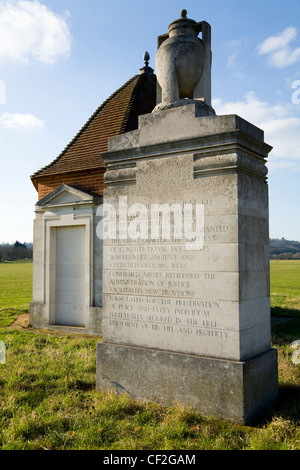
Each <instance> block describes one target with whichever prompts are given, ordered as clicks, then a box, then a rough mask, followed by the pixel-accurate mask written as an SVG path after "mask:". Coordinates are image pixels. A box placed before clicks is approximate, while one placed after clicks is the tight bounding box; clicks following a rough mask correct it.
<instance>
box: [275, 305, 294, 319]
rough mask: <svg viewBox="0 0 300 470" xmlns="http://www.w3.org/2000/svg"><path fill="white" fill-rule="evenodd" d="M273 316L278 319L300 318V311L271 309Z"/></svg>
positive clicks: (279, 308) (280, 308)
mask: <svg viewBox="0 0 300 470" xmlns="http://www.w3.org/2000/svg"><path fill="white" fill-rule="evenodd" d="M271 316H272V317H274V318H277V317H288V318H300V310H297V309H292V308H282V307H271Z"/></svg>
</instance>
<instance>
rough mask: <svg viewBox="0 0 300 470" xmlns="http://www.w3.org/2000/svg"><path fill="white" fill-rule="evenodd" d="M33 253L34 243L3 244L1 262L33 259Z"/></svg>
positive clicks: (0, 255)
mask: <svg viewBox="0 0 300 470" xmlns="http://www.w3.org/2000/svg"><path fill="white" fill-rule="evenodd" d="M32 251H33V244H32V243H20V242H19V241H18V240H17V241H16V242H15V243H13V244H10V243H2V244H1V245H0V262H1V261H15V260H18V259H32Z"/></svg>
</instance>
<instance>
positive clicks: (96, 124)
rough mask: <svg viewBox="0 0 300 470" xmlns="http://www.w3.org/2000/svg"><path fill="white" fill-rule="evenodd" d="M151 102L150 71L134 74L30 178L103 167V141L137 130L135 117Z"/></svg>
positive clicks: (148, 108)
mask: <svg viewBox="0 0 300 470" xmlns="http://www.w3.org/2000/svg"><path fill="white" fill-rule="evenodd" d="M151 70H152V69H151ZM155 105H156V76H155V75H154V74H153V73H151V72H148V73H141V74H139V75H135V76H134V77H132V78H131V79H130V80H128V82H126V83H125V84H124V85H123V86H122V87H121V88H119V89H118V90H117V91H116V92H115V93H113V94H112V95H111V96H110V97H109V98H108V99H107V100H106V101H104V103H103V104H102V105H101V106H99V108H98V109H97V110H96V111H95V113H94V114H93V115H92V116H91V117H90V119H89V120H88V121H87V123H86V124H85V125H84V126H83V127H82V129H81V130H80V131H79V132H78V134H77V135H76V136H75V137H74V139H73V140H72V141H71V142H70V143H69V145H68V146H67V147H66V148H65V149H64V150H63V151H62V152H61V154H60V155H59V156H58V157H57V158H56V159H55V160H54V161H53V162H52V163H50V164H49V165H47V166H45V167H44V168H42V169H41V170H39V171H37V172H36V173H34V174H33V175H32V176H31V179H32V180H35V179H36V178H40V177H44V176H52V175H57V174H61V173H69V172H72V171H80V170H91V169H95V168H104V167H105V164H104V161H103V159H102V158H101V156H100V154H101V153H104V152H106V151H107V140H108V139H109V138H110V137H114V136H116V135H119V134H122V133H124V132H129V131H131V130H134V129H137V127H138V116H139V115H140V114H146V113H150V112H151V111H152V110H153V108H154V107H155Z"/></svg>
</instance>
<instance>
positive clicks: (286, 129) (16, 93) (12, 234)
mask: <svg viewBox="0 0 300 470" xmlns="http://www.w3.org/2000/svg"><path fill="white" fill-rule="evenodd" d="M183 8H185V9H186V10H187V11H188V17H189V18H192V19H194V20H196V21H202V20H205V21H207V22H208V23H210V25H211V27H212V51H213V68H212V97H213V105H214V108H215V110H216V112H217V114H231V113H235V114H238V115H240V116H241V117H243V118H244V119H247V120H249V121H250V122H252V123H253V124H255V125H257V126H259V127H261V128H262V129H263V130H264V131H265V140H266V142H267V143H268V144H270V145H272V146H273V151H272V152H271V154H270V157H269V163H268V168H269V193H270V236H271V237H272V238H281V237H284V238H286V239H289V240H298V241H300V217H299V195H300V0H285V1H282V0H277V1H276V2H274V1H272V2H271V1H257V0H252V1H251V2H245V1H241V0H226V1H224V0H210V1H209V2H199V1H196V0H184V1H183V0H181V1H178V0H160V1H157V0H152V1H151V2H150V3H145V2H140V1H136V0H128V1H127V2H124V1H120V0H111V1H110V2H106V1H105V2H104V1H102V0H40V1H38V0H34V1H32V0H23V1H18V0H0V158H1V185H0V243H2V242H14V241H15V240H19V241H21V242H24V241H27V242H29V241H32V220H33V218H34V205H35V202H36V201H37V193H36V191H35V189H34V187H33V185H32V183H31V181H30V175H31V174H32V173H34V172H35V171H37V170H38V169H40V168H41V167H43V166H45V165H47V164H49V163H50V162H51V161H52V160H53V159H54V158H56V156H57V155H58V154H59V153H60V152H61V151H62V150H63V149H64V148H65V146H66V145H67V144H68V143H69V141H70V140H71V139H72V138H73V137H74V135H75V134H76V133H77V132H78V130H79V129H80V128H81V127H82V125H83V124H84V123H85V122H86V121H87V119H88V118H89V117H90V116H91V114H92V113H93V112H94V111H95V109H96V108H97V107H98V106H99V105H100V104H101V103H102V102H103V101H104V100H105V99H106V98H107V97H108V96H109V95H111V94H112V93H113V92H114V91H115V90H116V89H117V88H119V87H120V86H121V85H122V84H123V83H125V82H126V81H127V80H128V79H129V78H131V77H132V76H133V75H135V74H137V73H138V69H139V68H140V67H142V66H143V59H142V57H143V53H144V52H145V51H146V50H147V51H148V52H149V53H150V56H151V59H150V66H152V68H155V52H156V47H157V36H159V35H160V34H163V33H166V32H167V29H168V25H169V24H170V23H171V22H172V21H173V20H175V19H176V18H178V17H179V16H180V11H181V10H182V9H183Z"/></svg>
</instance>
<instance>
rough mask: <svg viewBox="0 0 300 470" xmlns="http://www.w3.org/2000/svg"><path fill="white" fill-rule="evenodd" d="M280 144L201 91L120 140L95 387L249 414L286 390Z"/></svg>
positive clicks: (112, 145) (113, 163)
mask: <svg viewBox="0 0 300 470" xmlns="http://www.w3.org/2000/svg"><path fill="white" fill-rule="evenodd" d="M270 150H271V147H270V146H268V145H267V144H265V142H264V136H263V132H262V131H261V130H260V129H258V128H257V127H255V126H253V125H252V124H250V123H248V122H246V121H245V120H243V119H241V118H240V117H238V116H236V115H228V116H212V115H209V116H207V115H205V110H204V108H203V105H201V103H194V104H188V105H186V106H181V107H177V108H176V107H175V108H172V109H167V110H164V111H160V112H157V113H153V114H148V115H144V116H141V117H140V119H139V128H138V130H136V131H133V132H130V133H127V134H123V135H121V136H119V137H116V138H114V139H111V140H110V141H109V151H108V152H107V154H106V155H105V156H104V158H105V162H106V165H107V172H106V176H105V178H106V185H107V189H106V190H105V195H104V202H105V204H106V207H104V209H105V212H104V219H103V226H104V241H103V246H104V251H103V326H102V329H103V342H102V343H99V344H98V348H97V388H98V389H110V388H115V389H117V390H119V391H123V392H126V393H129V394H130V395H132V396H134V397H136V398H139V399H154V400H158V401H160V402H162V403H167V404H170V403H172V402H174V401H180V402H181V403H183V404H187V405H193V406H194V407H195V408H196V409H198V410H200V411H201V412H202V413H204V414H208V415H215V416H216V417H221V418H225V419H228V420H232V421H236V422H240V423H245V424H246V423H249V422H250V421H251V420H252V419H254V418H255V417H256V416H257V415H258V414H259V413H261V412H264V411H266V410H268V409H269V408H270V407H271V406H272V405H273V404H274V403H275V401H276V398H277V355H276V351H275V350H273V349H271V345H270V343H271V325H270V323H271V322H270V299H269V257H268V244H269V233H268V186H267V182H266V175H267V169H266V166H265V163H266V158H267V156H268V153H269V152H270ZM100 232H101V230H100V228H99V232H98V235H100Z"/></svg>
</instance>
